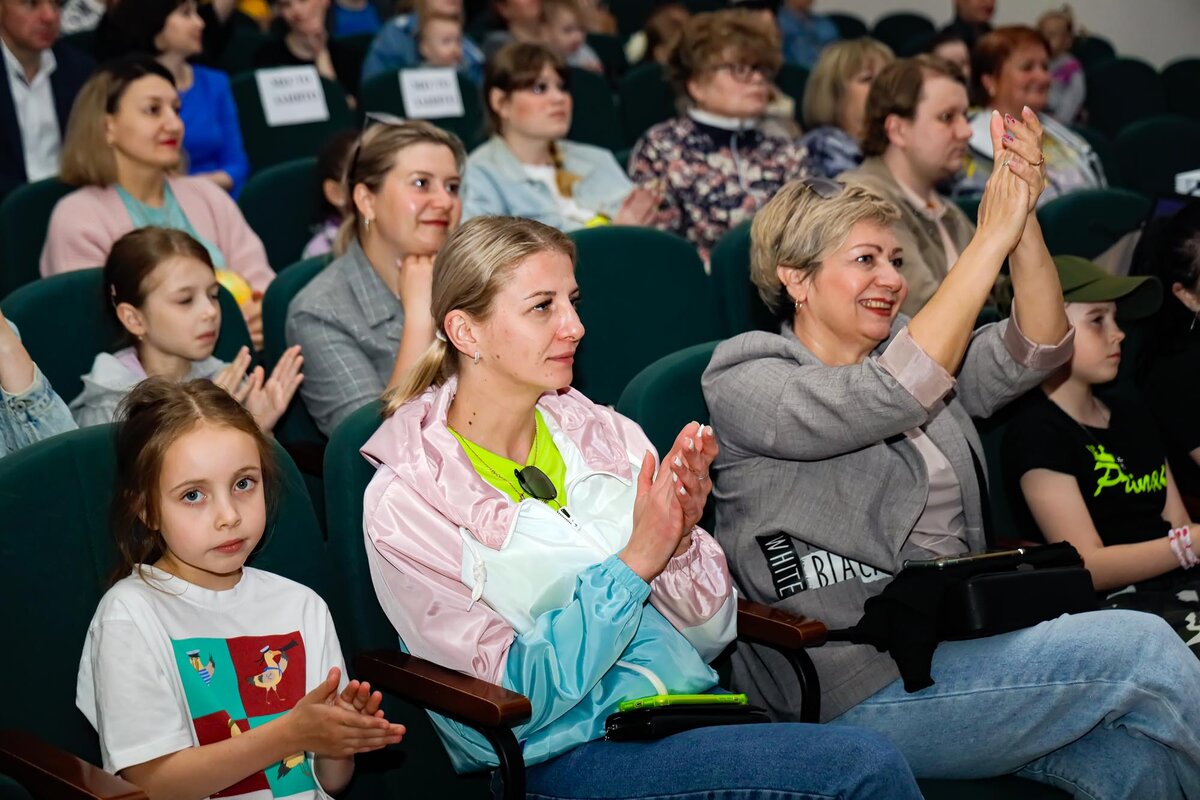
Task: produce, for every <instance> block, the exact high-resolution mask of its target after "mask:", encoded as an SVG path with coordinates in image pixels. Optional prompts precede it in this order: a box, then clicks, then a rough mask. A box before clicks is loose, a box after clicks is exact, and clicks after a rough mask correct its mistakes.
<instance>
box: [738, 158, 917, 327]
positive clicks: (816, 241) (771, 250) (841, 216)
mask: <svg viewBox="0 0 1200 800" xmlns="http://www.w3.org/2000/svg"><path fill="white" fill-rule="evenodd" d="M899 218H900V211H899V209H897V208H896V206H894V205H893V204H892V203H891V202H889V201H888V200H885V199H884V198H883V197H881V196H879V195H877V194H875V193H874V192H872V191H870V190H869V189H865V188H863V187H861V186H854V185H851V186H846V187H845V188H843V189H842V192H841V194H839V195H838V196H837V197H833V198H831V199H829V200H826V199H824V198H822V197H821V196H820V195H818V194H817V192H816V191H815V190H814V191H809V184H808V182H806V181H792V182H791V183H789V184H787V185H786V186H784V187H783V188H782V189H780V190H779V191H778V192H776V194H775V196H774V197H773V198H771V200H770V202H768V203H767V204H766V205H765V206H763V207H762V209H761V210H760V211H759V212H758V213H757V214H755V215H754V222H753V223H752V224H751V226H750V280H751V281H753V282H754V285H755V286H756V287H757V288H758V296H759V297H761V298H762V300H763V302H764V303H766V304H767V308H769V309H771V312H772V313H773V314H775V315H776V316H778V317H779V318H780V319H784V320H790V319H791V318H792V310H793V308H794V305H795V304H794V303H793V301H792V298H791V297H790V296H789V295H788V293H787V288H786V287H785V286H784V285H783V283H782V282H781V281H780V280H779V275H778V274H777V273H776V269H777V268H778V267H781V266H787V267H794V268H796V269H799V270H800V271H801V272H802V273H803V274H804V277H806V278H807V277H810V276H811V275H813V274H815V273H816V271H817V268H818V267H820V266H821V262H822V261H823V260H824V259H825V258H826V256H828V254H829V253H830V252H831V251H833V250H836V249H837V248H839V247H841V246H842V243H843V242H845V241H846V237H847V236H849V235H850V229H851V228H853V227H854V226H855V225H856V224H857V223H859V222H862V221H864V220H865V221H869V222H875V223H878V224H880V225H892V224H894V223H895V222H896V221H897V220H898V219H899Z"/></svg>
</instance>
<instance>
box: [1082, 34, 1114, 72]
mask: <svg viewBox="0 0 1200 800" xmlns="http://www.w3.org/2000/svg"><path fill="white" fill-rule="evenodd" d="M1071 53H1072V54H1073V55H1074V56H1075V57H1076V58H1078V59H1079V61H1080V63H1081V64H1083V65H1084V66H1085V67H1087V66H1090V65H1092V64H1096V63H1098V62H1100V61H1105V60H1107V59H1110V58H1116V57H1117V50H1116V48H1114V47H1113V46H1112V42H1110V41H1109V40H1108V39H1105V38H1103V37H1101V36H1078V37H1076V39H1075V44H1073V45H1072V46H1071Z"/></svg>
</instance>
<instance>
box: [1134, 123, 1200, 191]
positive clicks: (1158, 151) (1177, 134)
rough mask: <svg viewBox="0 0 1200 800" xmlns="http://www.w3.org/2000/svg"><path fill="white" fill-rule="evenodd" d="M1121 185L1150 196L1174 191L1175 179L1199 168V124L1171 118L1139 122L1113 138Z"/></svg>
mask: <svg viewBox="0 0 1200 800" xmlns="http://www.w3.org/2000/svg"><path fill="white" fill-rule="evenodd" d="M1116 147H1117V159H1118V160H1119V161H1120V163H1121V174H1122V175H1123V176H1124V177H1125V185H1126V186H1128V187H1129V188H1131V189H1134V190H1136V191H1139V192H1141V193H1142V194H1144V195H1146V196H1148V197H1152V196H1154V195H1156V194H1170V193H1173V192H1174V191H1175V176H1176V175H1177V174H1179V173H1180V172H1187V171H1189V170H1193V169H1196V168H1197V167H1200V121H1197V120H1194V119H1189V118H1188V117H1180V116H1175V115H1162V116H1158V117H1151V118H1149V119H1143V120H1141V121H1139V122H1134V123H1133V124H1131V125H1128V126H1126V127H1125V128H1124V129H1123V130H1122V131H1121V132H1120V133H1119V134H1118V135H1117V145H1116Z"/></svg>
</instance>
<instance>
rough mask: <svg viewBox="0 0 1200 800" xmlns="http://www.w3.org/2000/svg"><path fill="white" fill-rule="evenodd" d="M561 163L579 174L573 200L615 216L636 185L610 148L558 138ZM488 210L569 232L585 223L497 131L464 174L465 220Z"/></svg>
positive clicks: (474, 154) (472, 159)
mask: <svg viewBox="0 0 1200 800" xmlns="http://www.w3.org/2000/svg"><path fill="white" fill-rule="evenodd" d="M558 152H559V153H560V154H561V155H562V160H563V168H564V169H566V170H567V171H568V172H572V173H574V174H576V175H578V176H579V178H580V180H579V181H578V182H577V183H576V184H575V188H574V191H573V193H572V199H573V200H574V201H575V202H576V204H578V205H579V206H580V207H581V208H585V209H588V210H591V211H595V212H597V213H600V214H605V215H607V216H609V217H613V216H616V213H617V211H619V210H620V208H621V204H622V203H623V202H625V198H626V196H628V194H629V192H630V190H632V189H633V184H632V183H631V182H630V180H629V178H628V177H626V175H625V172H624V171H623V170H622V169H621V166H620V164H618V163H617V159H616V158H614V157H613V154H612V153H610V152H609V151H608V150H605V149H603V148H600V147H593V146H592V145H588V144H579V143H578V142H568V141H565V140H564V141H559V142H558ZM485 214H508V215H511V216H514V217H528V218H530V219H534V220H537V221H538V222H541V223H544V224H546V225H550V226H551V227H554V228H558V229H559V230H564V231H569V230H573V229H575V228H579V227H581V226H580V224H579V223H578V222H576V221H574V220H569V219H567V218H566V216H565V215H564V214H563V213H562V211H561V210H560V208H559V204H558V198H557V197H555V196H554V195H553V194H552V193H551V191H550V187H548V186H546V185H545V184H544V183H542V182H541V181H539V180H537V179H536V178H532V177H530V176H529V175H528V173H526V172H525V168H524V167H523V166H521V162H520V161H518V160H517V157H516V156H514V155H513V153H512V150H510V149H509V148H508V145H507V144H505V142H504V140H503V139H501V138H500V137H499V136H493V137H492V138H491V139H489V140H488V141H486V142H484V143H483V144H481V145H480V146H479V147H477V148H475V150H474V151H473V152H472V153H471V156H470V157H469V158H468V159H467V168H466V170H465V171H464V173H463V215H462V216H463V221H464V222H465V221H466V220H468V219H471V218H472V217H479V216H483V215H485Z"/></svg>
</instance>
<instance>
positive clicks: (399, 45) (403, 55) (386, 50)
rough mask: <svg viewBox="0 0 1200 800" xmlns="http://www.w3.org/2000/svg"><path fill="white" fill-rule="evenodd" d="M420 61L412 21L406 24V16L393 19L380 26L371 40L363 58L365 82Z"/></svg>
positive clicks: (363, 77)
mask: <svg viewBox="0 0 1200 800" xmlns="http://www.w3.org/2000/svg"><path fill="white" fill-rule="evenodd" d="M420 61H421V58H420V56H419V55H418V54H417V43H416V41H415V40H414V39H413V35H412V25H411V22H410V23H408V24H405V18H397V19H393V20H391V21H390V22H388V23H386V24H385V25H384V26H383V27H382V28H380V29H379V33H377V34H375V38H374V39H373V40H371V46H370V47H369V48H368V49H367V55H366V56H365V57H364V58H363V66H362V79H363V82H364V83H365V82H366V81H367V80H368V79H370V78H373V77H375V76H376V75H380V74H383V73H385V72H395V71H397V70H400V69H404V68H405V67H413V66H416V65H417V64H419V63H420Z"/></svg>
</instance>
